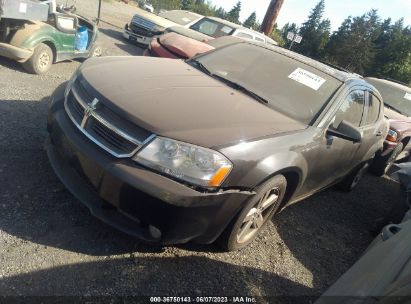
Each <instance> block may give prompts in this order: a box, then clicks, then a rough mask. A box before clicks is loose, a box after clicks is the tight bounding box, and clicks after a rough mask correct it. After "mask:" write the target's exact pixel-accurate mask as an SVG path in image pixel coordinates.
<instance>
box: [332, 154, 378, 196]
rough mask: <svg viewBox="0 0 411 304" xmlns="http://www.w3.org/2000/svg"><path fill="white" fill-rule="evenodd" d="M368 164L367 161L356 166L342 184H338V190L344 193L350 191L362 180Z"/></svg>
mask: <svg viewBox="0 0 411 304" xmlns="http://www.w3.org/2000/svg"><path fill="white" fill-rule="evenodd" d="M370 162H371V161H367V162H365V163H362V164H361V165H359V166H357V167H356V168H355V169H354V170H353V171H351V172H350V173H349V174H348V175H347V176H346V177H345V178H344V179H343V181H342V182H340V183H339V184H338V188H340V189H341V190H342V191H344V192H350V191H352V190H353V189H354V188H355V187H357V185H358V184H359V182H360V180H361V179H362V178H363V176H364V175H365V173H366V172H367V171H368V169H369V167H370Z"/></svg>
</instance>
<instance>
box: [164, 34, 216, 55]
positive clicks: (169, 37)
mask: <svg viewBox="0 0 411 304" xmlns="http://www.w3.org/2000/svg"><path fill="white" fill-rule="evenodd" d="M159 42H160V44H161V45H162V46H163V47H164V48H166V49H168V50H169V51H171V52H172V53H175V54H178V55H179V56H180V57H183V58H191V57H194V56H195V55H197V54H202V53H205V52H208V51H211V50H214V47H212V46H211V45H208V44H206V43H204V42H200V41H198V40H195V39H191V38H188V37H185V36H182V35H179V34H177V33H167V34H165V35H162V36H160V38H159Z"/></svg>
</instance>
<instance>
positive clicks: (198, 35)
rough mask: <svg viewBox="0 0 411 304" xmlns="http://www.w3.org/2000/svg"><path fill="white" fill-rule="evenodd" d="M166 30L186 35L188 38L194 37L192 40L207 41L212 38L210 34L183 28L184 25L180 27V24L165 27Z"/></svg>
mask: <svg viewBox="0 0 411 304" xmlns="http://www.w3.org/2000/svg"><path fill="white" fill-rule="evenodd" d="M166 32H168V33H177V34H180V35H182V36H185V37H188V38H191V39H194V40H198V41H201V42H207V41H209V40H212V39H214V38H213V37H211V36H208V35H205V34H203V33H200V32H197V31H194V30H192V29H189V28H185V27H182V26H172V27H169V28H167V30H166Z"/></svg>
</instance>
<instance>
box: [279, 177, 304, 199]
mask: <svg viewBox="0 0 411 304" xmlns="http://www.w3.org/2000/svg"><path fill="white" fill-rule="evenodd" d="M281 174H282V175H284V177H285V179H286V180H287V188H286V190H285V195H284V200H283V203H282V204H283V205H284V204H285V203H287V202H288V201H289V200H290V199H291V197H292V196H293V194H294V192H295V190H297V187H298V184H299V182H300V175H299V174H298V173H297V172H295V171H286V172H282V173H281Z"/></svg>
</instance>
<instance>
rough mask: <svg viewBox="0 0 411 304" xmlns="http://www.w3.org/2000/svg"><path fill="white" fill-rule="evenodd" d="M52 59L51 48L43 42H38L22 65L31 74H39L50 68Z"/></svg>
mask: <svg viewBox="0 0 411 304" xmlns="http://www.w3.org/2000/svg"><path fill="white" fill-rule="evenodd" d="M53 61H54V55H53V51H52V50H51V48H50V47H49V46H48V45H47V44H44V43H40V44H39V45H38V46H37V47H36V48H35V49H34V52H33V55H32V56H31V57H30V59H29V60H27V61H26V62H25V63H23V67H24V68H25V69H26V71H27V72H29V73H31V74H37V75H41V74H44V73H46V72H47V71H48V70H50V67H51V65H52V64H53Z"/></svg>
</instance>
